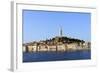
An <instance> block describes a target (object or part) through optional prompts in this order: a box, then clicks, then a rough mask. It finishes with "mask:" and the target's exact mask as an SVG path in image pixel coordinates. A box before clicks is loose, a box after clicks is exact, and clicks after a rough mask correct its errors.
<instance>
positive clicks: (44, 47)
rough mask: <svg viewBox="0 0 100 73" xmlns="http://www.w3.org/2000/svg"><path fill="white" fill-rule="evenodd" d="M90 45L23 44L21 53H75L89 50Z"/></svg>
mask: <svg viewBox="0 0 100 73" xmlns="http://www.w3.org/2000/svg"><path fill="white" fill-rule="evenodd" d="M89 49H90V43H88V42H87V43H86V42H85V43H80V45H79V44H78V43H70V44H68V43H65V44H45V43H36V42H35V43H30V44H23V52H38V51H75V50H89Z"/></svg>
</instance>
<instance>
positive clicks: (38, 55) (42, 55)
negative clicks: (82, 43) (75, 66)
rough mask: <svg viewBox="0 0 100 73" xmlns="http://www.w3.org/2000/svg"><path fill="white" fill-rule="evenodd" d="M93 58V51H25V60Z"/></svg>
mask: <svg viewBox="0 0 100 73" xmlns="http://www.w3.org/2000/svg"><path fill="white" fill-rule="evenodd" d="M83 59H91V51H90V50H88V51H73V52H32V53H27V52H24V53H23V62H39V61H40V62H41V61H60V60H83Z"/></svg>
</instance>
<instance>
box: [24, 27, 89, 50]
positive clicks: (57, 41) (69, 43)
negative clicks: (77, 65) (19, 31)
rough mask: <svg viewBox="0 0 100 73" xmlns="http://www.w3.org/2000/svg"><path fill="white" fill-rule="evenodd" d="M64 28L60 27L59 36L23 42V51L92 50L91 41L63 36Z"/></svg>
mask: <svg viewBox="0 0 100 73" xmlns="http://www.w3.org/2000/svg"><path fill="white" fill-rule="evenodd" d="M62 33H63V31H62V28H60V31H59V36H56V37H54V38H50V39H46V40H40V41H38V42H37V41H33V42H29V43H24V44H23V52H49V51H55V52H64V51H68V52H69V51H78V50H90V48H91V43H90V42H85V41H84V40H80V39H75V38H69V37H67V36H63V34H62Z"/></svg>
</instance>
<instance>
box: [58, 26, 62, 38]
mask: <svg viewBox="0 0 100 73" xmlns="http://www.w3.org/2000/svg"><path fill="white" fill-rule="evenodd" d="M59 33H60V37H62V35H63V31H62V27H61V26H60V32H59Z"/></svg>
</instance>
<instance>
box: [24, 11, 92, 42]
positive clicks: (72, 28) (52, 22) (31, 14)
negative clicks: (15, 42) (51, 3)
mask: <svg viewBox="0 0 100 73" xmlns="http://www.w3.org/2000/svg"><path fill="white" fill-rule="evenodd" d="M60 26H61V27H62V29H63V36H67V37H72V38H78V39H82V40H85V41H90V40H91V14H90V13H79V12H53V11H35V10H23V42H24V43H26V42H31V41H39V40H45V39H49V38H52V37H55V36H59V29H60Z"/></svg>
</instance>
